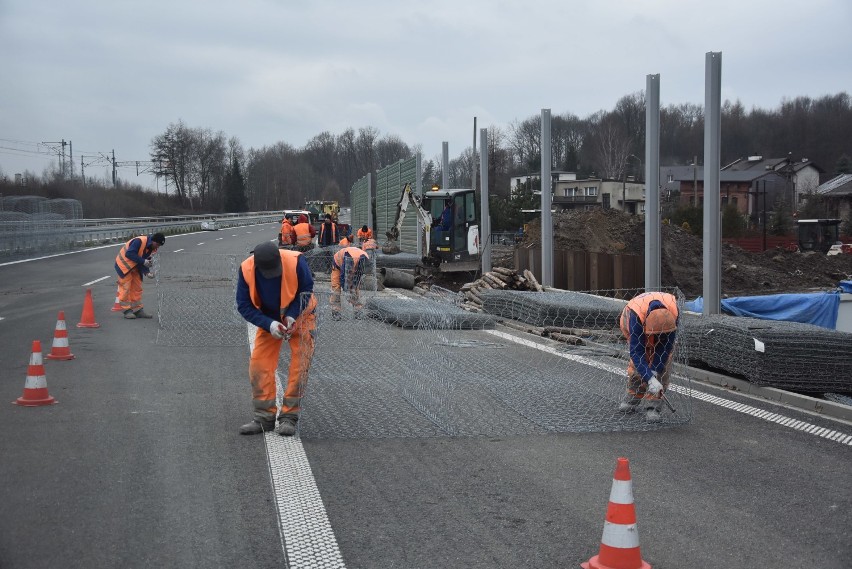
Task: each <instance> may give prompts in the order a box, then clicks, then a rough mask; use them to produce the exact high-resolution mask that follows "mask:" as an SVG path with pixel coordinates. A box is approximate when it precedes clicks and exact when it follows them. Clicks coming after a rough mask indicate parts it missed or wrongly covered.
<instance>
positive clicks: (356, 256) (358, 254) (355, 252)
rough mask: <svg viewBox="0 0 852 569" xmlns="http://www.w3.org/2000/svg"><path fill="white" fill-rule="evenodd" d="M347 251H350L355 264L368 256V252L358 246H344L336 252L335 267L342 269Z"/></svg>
mask: <svg viewBox="0 0 852 569" xmlns="http://www.w3.org/2000/svg"><path fill="white" fill-rule="evenodd" d="M347 253H349V256H350V257H352V263H353V266H357V265H358V261H360V260H361V259H362V258H364V259H366V258H368V256H367V254H366V253H365V252H364V251H362V250H361V249H359V248H358V247H344V248H343V249H341V250H340V251H338V252H337V253H335V254H334V257H333V261H332V263H333V267H334V268H335V269H340V268H341V267H342V266H343V259H344V257H345V256H346V254H347Z"/></svg>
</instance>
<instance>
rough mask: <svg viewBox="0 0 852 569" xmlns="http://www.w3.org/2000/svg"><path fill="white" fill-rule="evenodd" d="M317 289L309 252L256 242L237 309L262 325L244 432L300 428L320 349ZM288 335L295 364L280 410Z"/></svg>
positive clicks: (241, 278)
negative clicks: (279, 379) (280, 371)
mask: <svg viewBox="0 0 852 569" xmlns="http://www.w3.org/2000/svg"><path fill="white" fill-rule="evenodd" d="M313 290H314V279H313V277H312V276H311V270H310V268H309V267H308V263H307V262H306V261H305V258H304V256H302V254H301V253H299V252H296V251H289V250H286V249H278V247H277V246H276V245H275V244H274V243H272V242H271V241H267V242H264V243H261V244H260V245H258V246H257V247H255V248H254V251H253V255H252V256H250V257H249V258H248V259H246V260H245V261H243V262H242V264H241V265H240V271H239V274H238V276H237V299H236V300H237V310H238V311H239V313H240V315H242V317H243V318H245V319H246V320H247V321H248V322H251V323H252V324H254V325H255V326H257V333H256V334H255V338H254V349H253V350H252V352H251V359H250V361H249V379H250V381H251V387H252V399H253V403H254V419H253V420H252V422H251V423H248V424H246V425H243V426H242V427H240V434H242V435H255V434H259V433H262V432H264V431H271V430H273V429H275V432H277V433H278V434H279V435H282V436H291V435H293V434H295V433H296V423H297V421H298V420H299V412H300V410H301V400H302V394H303V392H304V388H305V385H306V383H307V378H308V369H309V368H310V365H311V359H312V358H313V354H314V340H315V334H316V314H315V313H314V310H315V308H316V299H315V297H314V295H313ZM284 340H287V344H288V345H289V346H290V366H289V370H288V374H287V383H286V387H285V389H284V397H283V400H282V402H281V407H280V409H279V408H278V406H277V404H276V399H275V395H276V392H275V370H276V368H277V367H278V358H279V353H280V351H281V346H282V344H283V341H284ZM279 411H280V413H279ZM276 415H278V427H277V428H275V417H276Z"/></svg>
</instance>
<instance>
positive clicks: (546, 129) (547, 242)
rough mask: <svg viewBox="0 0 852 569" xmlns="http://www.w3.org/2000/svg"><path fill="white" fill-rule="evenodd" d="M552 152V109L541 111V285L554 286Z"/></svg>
mask: <svg viewBox="0 0 852 569" xmlns="http://www.w3.org/2000/svg"><path fill="white" fill-rule="evenodd" d="M552 158H553V157H552V156H551V150H550V109H542V110H541V284H542V286H553V217H552V216H551V215H550V208H551V206H552V204H553V198H552V193H553V189H552V187H551V186H552V180H551V174H550V166H551V160H552Z"/></svg>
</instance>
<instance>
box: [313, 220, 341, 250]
mask: <svg viewBox="0 0 852 569" xmlns="http://www.w3.org/2000/svg"><path fill="white" fill-rule="evenodd" d="M338 241H339V239H338V238H337V224H336V223H335V222H334V220H333V219H332V218H331V214H330V213H327V214H325V220H324V221H323V222H322V225H320V230H319V239H318V244H319V246H320V247H329V246H331V245H337V242H338Z"/></svg>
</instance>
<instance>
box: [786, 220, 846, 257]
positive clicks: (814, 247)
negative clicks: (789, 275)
mask: <svg viewBox="0 0 852 569" xmlns="http://www.w3.org/2000/svg"><path fill="white" fill-rule="evenodd" d="M842 222H843V220H842V219H798V220H796V225H798V229H799V251H802V252H804V251H819V252H820V253H828V252H829V251H830V250H831V248H832V246H833V245H835V244H838V245H841V242H840V240H839V227H840V224H841V223H842ZM834 254H836V253H834Z"/></svg>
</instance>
